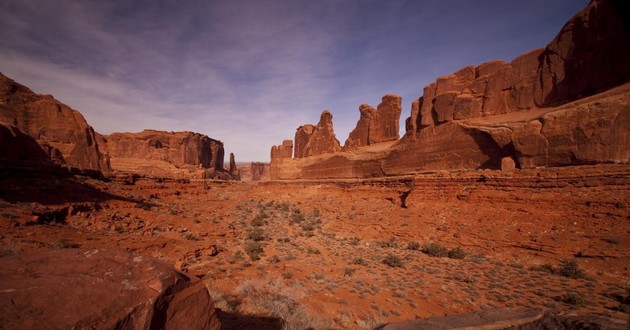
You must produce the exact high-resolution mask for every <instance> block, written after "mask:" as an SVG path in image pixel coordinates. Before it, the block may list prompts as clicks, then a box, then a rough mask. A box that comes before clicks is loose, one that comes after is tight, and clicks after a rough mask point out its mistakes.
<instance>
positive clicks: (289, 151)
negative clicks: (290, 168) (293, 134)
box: [271, 140, 293, 162]
mask: <svg viewBox="0 0 630 330" xmlns="http://www.w3.org/2000/svg"><path fill="white" fill-rule="evenodd" d="M292 156H293V141H291V140H284V141H282V144H280V145H277V146H272V147H271V161H272V162H273V161H274V160H275V159H279V158H291V157H292Z"/></svg>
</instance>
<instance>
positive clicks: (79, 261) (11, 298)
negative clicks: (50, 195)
mask: <svg viewBox="0 0 630 330" xmlns="http://www.w3.org/2000/svg"><path fill="white" fill-rule="evenodd" d="M0 265H2V267H0V279H1V280H0V292H1V293H0V311H1V312H0V322H1V323H2V325H3V326H4V327H7V328H12V329H25V328H28V329H44V328H65V329H75V328H81V329H83V328H99V329H112V328H116V329H165V328H166V329H220V323H219V320H218V318H217V316H216V314H215V309H214V305H213V302H212V299H211V298H210V296H209V294H208V291H207V289H206V287H205V286H204V285H203V283H202V282H201V281H196V282H193V281H192V280H191V279H190V278H189V277H187V276H186V275H184V274H182V273H178V272H176V271H174V270H172V269H171V268H170V267H168V266H166V265H165V264H162V263H159V262H157V261H154V260H152V259H147V258H144V257H142V256H138V255H132V254H128V253H123V252H116V251H107V250H92V251H86V250H77V249H65V250H52V251H38V252H33V253H27V254H21V255H15V256H8V257H3V258H0ZM33 288H37V289H36V290H34V289H33Z"/></svg>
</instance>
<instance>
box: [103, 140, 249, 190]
mask: <svg viewBox="0 0 630 330" xmlns="http://www.w3.org/2000/svg"><path fill="white" fill-rule="evenodd" d="M100 143H101V144H102V145H103V149H104V152H105V154H106V155H107V156H108V157H109V159H110V164H111V167H112V170H114V171H117V172H123V173H135V174H141V175H146V176H155V177H170V178H196V177H194V176H195V174H194V173H195V172H196V171H197V170H198V167H199V165H201V167H202V168H203V170H204V171H205V172H206V178H218V179H238V173H237V172H236V169H234V171H232V170H225V169H224V167H223V163H224V158H225V151H224V148H223V142H221V141H219V140H215V139H211V138H209V137H208V136H206V135H203V134H199V133H194V132H165V131H156V130H144V131H142V132H139V133H113V134H110V135H105V136H102V138H101V140H100ZM230 161H234V155H233V154H231V157H230ZM230 169H232V168H231V167H230ZM200 178H201V177H199V178H198V179H200Z"/></svg>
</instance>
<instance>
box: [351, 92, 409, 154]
mask: <svg viewBox="0 0 630 330" xmlns="http://www.w3.org/2000/svg"><path fill="white" fill-rule="evenodd" d="M401 103H402V98H401V97H400V96H398V95H385V96H383V99H382V102H381V104H379V105H378V107H377V108H376V109H374V108H373V107H372V106H370V105H368V104H362V105H361V106H360V107H359V112H360V113H361V116H360V117H359V121H358V122H357V126H356V127H355V128H354V129H353V130H352V132H350V135H349V136H348V139H347V140H346V143H345V144H344V147H343V149H344V151H345V150H352V149H354V148H357V147H362V146H367V145H371V144H376V143H380V142H386V141H395V140H398V138H399V137H400V136H399V134H398V129H399V122H400V111H401V109H402V105H401Z"/></svg>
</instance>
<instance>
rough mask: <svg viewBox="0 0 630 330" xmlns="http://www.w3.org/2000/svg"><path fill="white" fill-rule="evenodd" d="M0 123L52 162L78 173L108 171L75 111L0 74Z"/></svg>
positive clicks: (93, 135)
mask: <svg viewBox="0 0 630 330" xmlns="http://www.w3.org/2000/svg"><path fill="white" fill-rule="evenodd" d="M0 122H3V123H5V124H7V125H12V126H15V127H16V128H18V129H19V130H20V131H22V132H23V133H24V134H26V135H28V136H30V137H32V138H33V139H34V140H35V141H37V143H38V144H39V145H40V146H41V148H42V150H44V151H45V152H47V153H48V156H49V158H50V159H51V160H53V161H54V162H56V163H58V164H61V165H67V166H69V167H72V168H76V169H79V170H94V171H99V172H103V173H107V172H109V170H110V168H109V164H108V162H107V159H106V158H105V157H104V156H103V154H102V153H101V151H100V150H99V145H98V143H97V141H96V140H97V137H96V133H95V132H94V129H92V127H91V126H90V125H88V123H87V122H86V121H85V118H83V116H82V115H81V113H79V112H78V111H76V110H73V109H71V108H70V107H68V106H67V105H65V104H63V103H61V102H59V101H57V100H55V99H54V98H53V97H52V96H50V95H39V94H35V93H33V92H32V91H31V90H30V89H28V88H26V87H25V86H23V85H20V84H18V83H16V82H15V81H13V80H11V79H9V78H7V77H6V76H4V75H2V74H0Z"/></svg>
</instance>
